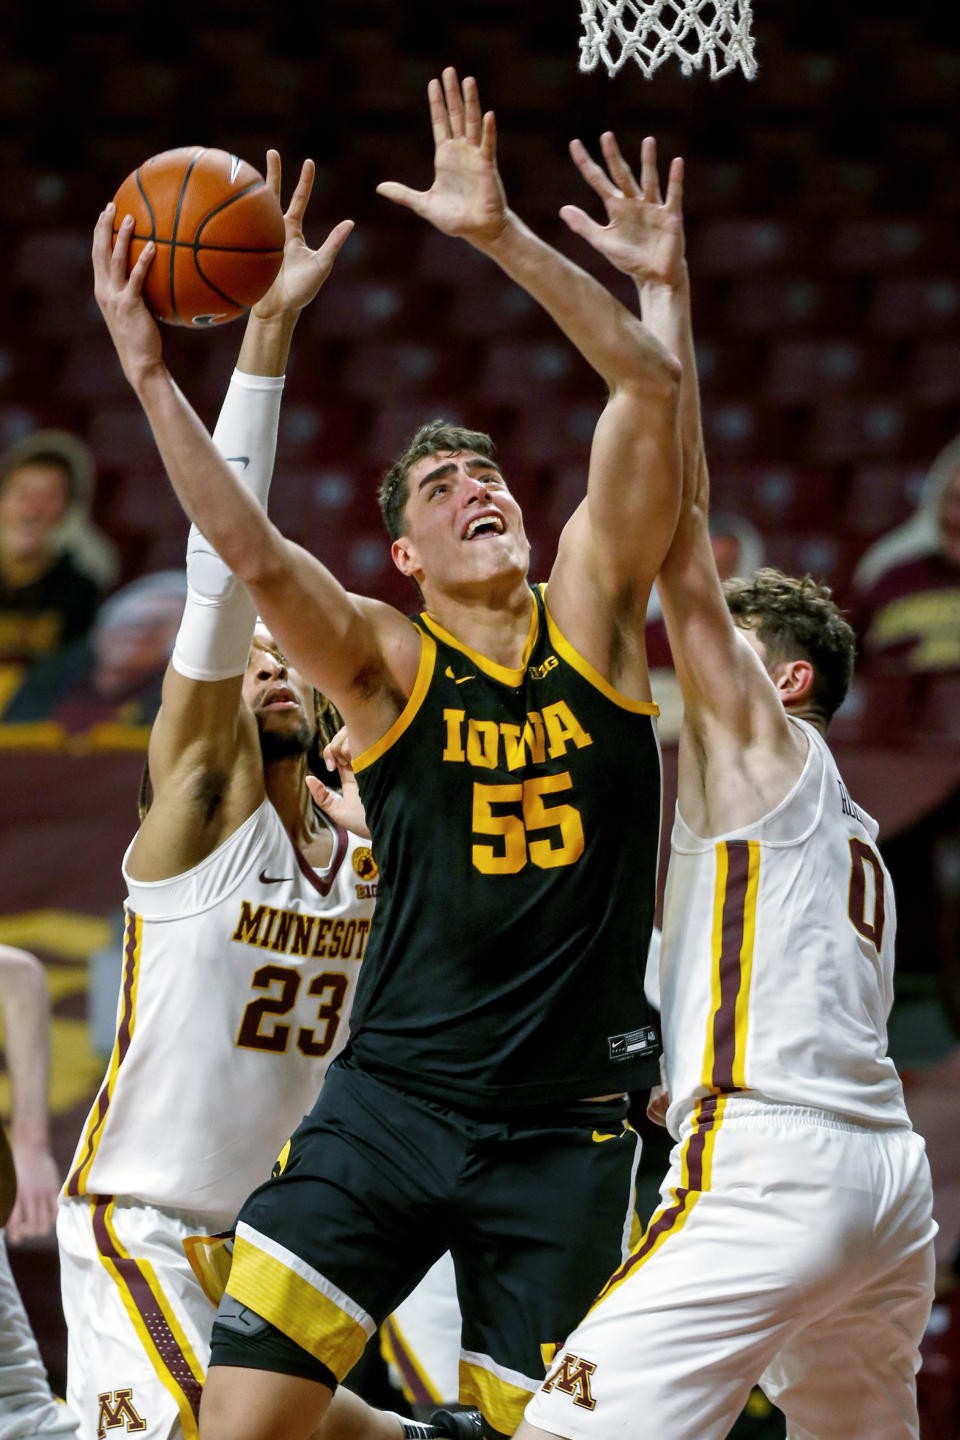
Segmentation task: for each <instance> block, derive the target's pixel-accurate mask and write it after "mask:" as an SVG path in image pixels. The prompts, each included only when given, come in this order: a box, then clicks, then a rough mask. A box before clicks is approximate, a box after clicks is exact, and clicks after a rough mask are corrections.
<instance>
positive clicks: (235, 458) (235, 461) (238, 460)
mask: <svg viewBox="0 0 960 1440" xmlns="http://www.w3.org/2000/svg"><path fill="white" fill-rule="evenodd" d="M227 464H228V465H242V466H243V468H244V470H246V468H247V466H248V465H249V464H250V456H249V455H228V456H227Z"/></svg>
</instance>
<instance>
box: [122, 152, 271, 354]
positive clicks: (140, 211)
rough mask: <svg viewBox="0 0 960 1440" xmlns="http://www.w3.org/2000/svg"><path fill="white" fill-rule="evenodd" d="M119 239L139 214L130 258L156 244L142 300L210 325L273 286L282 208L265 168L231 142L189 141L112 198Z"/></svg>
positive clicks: (174, 318)
mask: <svg viewBox="0 0 960 1440" xmlns="http://www.w3.org/2000/svg"><path fill="white" fill-rule="evenodd" d="M114 203H115V205H116V207H117V209H116V214H115V216H114V221H113V233H114V242H116V237H117V231H118V229H119V226H120V223H121V221H122V220H123V217H124V216H125V215H132V216H133V219H134V230H133V237H132V239H131V242H130V252H129V260H128V265H129V267H130V268H132V266H133V265H134V263H135V262H136V259H137V257H138V256H139V255H140V253H141V251H142V250H143V247H144V245H146V244H147V242H148V241H150V240H152V241H154V243H155V244H156V247H157V250H156V254H155V256H154V259H153V263H152V264H151V266H150V268H149V270H148V271H147V278H146V280H145V282H144V286H143V298H144V300H145V301H146V303H147V306H148V307H149V309H150V310H151V311H152V313H153V314H154V315H155V316H156V318H157V319H158V320H164V321H166V322H167V324H169V325H188V326H194V327H197V328H202V327H205V326H210V325H222V324H224V323H225V322H226V321H227V320H235V319H236V317H237V316H238V315H242V314H243V312H244V311H245V310H247V309H249V307H250V306H251V305H254V304H256V302H257V301H258V300H259V299H260V297H261V296H262V295H264V294H266V292H267V290H269V288H270V286H271V285H272V284H273V281H274V277H275V276H276V274H277V271H278V270H279V269H280V262H281V261H282V259H283V242H284V227H283V212H282V211H281V209H280V202H279V200H278V199H277V197H276V196H275V195H274V194H273V192H272V191H271V190H270V189H269V188H268V186H267V184H266V182H265V180H264V178H263V176H262V175H261V174H260V172H259V171H258V170H255V169H254V168H253V166H252V165H248V164H247V162H246V161H245V160H240V159H239V158H238V157H237V156H236V155H230V154H228V152H227V151H226V150H211V149H207V148H206V147H204V146H203V145H184V146H182V147H181V148H180V149H178V150H165V151H163V153H162V154H160V155H154V156H152V157H151V159H149V160H147V161H145V162H144V164H142V165H140V166H138V168H137V169H136V170H134V171H133V172H132V174H130V175H128V176H127V178H126V180H124V182H123V184H122V185H121V186H120V189H119V190H118V191H117V193H116V195H115V196H114Z"/></svg>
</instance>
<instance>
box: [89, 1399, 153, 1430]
mask: <svg viewBox="0 0 960 1440" xmlns="http://www.w3.org/2000/svg"><path fill="white" fill-rule="evenodd" d="M97 1399H98V1400H99V1402H100V1411H99V1414H98V1415H97V1440H104V1437H105V1436H106V1433H107V1431H108V1430H119V1429H120V1428H121V1427H122V1426H126V1428H127V1430H131V1431H135V1430H146V1428H147V1422H146V1420H143V1419H142V1418H141V1417H140V1416H139V1415H138V1414H137V1412H136V1410H135V1409H134V1408H133V1391H132V1390H105V1391H104V1392H103V1394H102V1395H98V1396H97Z"/></svg>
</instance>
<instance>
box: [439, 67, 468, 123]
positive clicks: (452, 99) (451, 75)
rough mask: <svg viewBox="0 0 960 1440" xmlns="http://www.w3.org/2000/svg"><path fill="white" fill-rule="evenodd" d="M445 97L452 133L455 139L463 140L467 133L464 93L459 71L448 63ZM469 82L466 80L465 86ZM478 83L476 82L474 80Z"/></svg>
mask: <svg viewBox="0 0 960 1440" xmlns="http://www.w3.org/2000/svg"><path fill="white" fill-rule="evenodd" d="M442 78H443V98H444V102H445V104H446V107H447V118H448V121H449V125H450V134H451V135H452V136H453V138H454V140H461V139H462V138H463V136H464V135H465V133H466V128H467V122H466V115H465V112H464V103H463V93H462V92H461V90H460V81H459V80H458V79H457V72H456V70H455V69H454V68H453V66H452V65H448V66H447V67H446V69H445V70H444V72H443V77H442ZM466 84H467V82H466V81H464V88H466ZM474 84H476V82H474Z"/></svg>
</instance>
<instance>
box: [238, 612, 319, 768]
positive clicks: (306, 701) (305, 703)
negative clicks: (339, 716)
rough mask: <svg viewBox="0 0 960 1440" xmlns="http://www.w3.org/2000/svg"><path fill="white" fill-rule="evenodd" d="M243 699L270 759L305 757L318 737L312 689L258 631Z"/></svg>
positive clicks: (269, 638) (246, 676)
mask: <svg viewBox="0 0 960 1440" xmlns="http://www.w3.org/2000/svg"><path fill="white" fill-rule="evenodd" d="M243 698H244V700H245V701H246V703H247V704H248V705H249V707H250V709H251V710H252V711H253V715H254V719H255V720H256V722H257V726H258V727H259V730H260V740H261V744H264V745H265V749H266V744H267V742H272V743H271V744H270V756H268V758H271V757H272V754H273V751H274V750H275V749H276V748H277V746H278V745H279V748H280V751H281V752H282V753H284V754H289V755H296V754H305V753H306V751H307V750H309V748H310V745H311V744H312V742H313V738H314V735H315V734H316V720H315V718H314V703H313V686H312V685H310V684H308V683H307V681H306V680H304V678H303V676H302V675H301V674H300V672H299V671H298V670H295V669H294V668H293V667H292V666H290V665H288V664H287V663H286V661H285V659H284V657H283V656H282V655H281V654H280V651H279V650H278V649H277V647H276V646H275V645H274V643H273V640H272V638H271V637H270V636H269V634H268V633H267V632H266V631H265V630H263V629H262V628H261V627H258V630H257V634H256V635H255V636H254V641H253V645H252V647H251V650H250V659H249V660H248V661H247V669H246V673H245V675H244V677H243Z"/></svg>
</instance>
